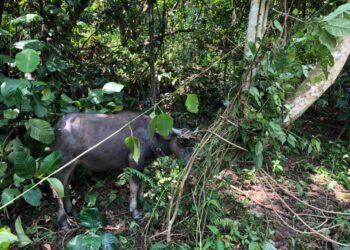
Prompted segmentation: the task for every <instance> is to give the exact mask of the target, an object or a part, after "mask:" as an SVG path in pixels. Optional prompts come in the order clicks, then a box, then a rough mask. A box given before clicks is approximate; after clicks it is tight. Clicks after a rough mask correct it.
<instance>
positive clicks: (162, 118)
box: [157, 113, 174, 137]
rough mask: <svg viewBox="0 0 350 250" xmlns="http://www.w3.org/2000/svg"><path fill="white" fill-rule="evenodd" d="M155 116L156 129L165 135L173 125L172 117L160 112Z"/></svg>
mask: <svg viewBox="0 0 350 250" xmlns="http://www.w3.org/2000/svg"><path fill="white" fill-rule="evenodd" d="M157 117H158V118H157V129H158V131H159V133H160V134H161V135H162V136H163V137H167V136H168V135H169V134H170V132H171V130H172V128H173V125H174V121H173V118H172V117H171V116H170V115H168V114H165V113H163V114H160V115H158V116H157Z"/></svg>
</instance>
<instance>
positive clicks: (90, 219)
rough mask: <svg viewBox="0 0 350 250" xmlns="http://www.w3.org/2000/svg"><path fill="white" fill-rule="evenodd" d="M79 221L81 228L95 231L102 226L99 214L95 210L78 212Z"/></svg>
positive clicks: (85, 209) (89, 209)
mask: <svg viewBox="0 0 350 250" xmlns="http://www.w3.org/2000/svg"><path fill="white" fill-rule="evenodd" d="M80 221H81V225H82V226H83V227H86V228H89V229H92V230H97V229H98V228H99V227H100V226H101V225H102V220H101V214H100V212H99V211H98V210H97V208H84V209H82V210H81V211H80Z"/></svg>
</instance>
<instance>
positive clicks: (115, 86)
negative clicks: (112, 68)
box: [102, 82, 124, 94]
mask: <svg viewBox="0 0 350 250" xmlns="http://www.w3.org/2000/svg"><path fill="white" fill-rule="evenodd" d="M123 88H124V85H123V84H121V83H116V82H108V83H106V84H105V85H103V88H102V91H103V92H104V93H106V94H112V93H119V92H120V91H122V89H123Z"/></svg>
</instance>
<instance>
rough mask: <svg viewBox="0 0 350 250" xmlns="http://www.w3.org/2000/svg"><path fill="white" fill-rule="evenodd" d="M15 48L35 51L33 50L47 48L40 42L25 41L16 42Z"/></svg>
mask: <svg viewBox="0 0 350 250" xmlns="http://www.w3.org/2000/svg"><path fill="white" fill-rule="evenodd" d="M14 45H15V47H16V48H17V49H20V50H24V49H33V50H42V49H43V48H45V47H46V45H45V43H44V42H42V41H39V40H23V41H19V42H16V43H15V44H14Z"/></svg>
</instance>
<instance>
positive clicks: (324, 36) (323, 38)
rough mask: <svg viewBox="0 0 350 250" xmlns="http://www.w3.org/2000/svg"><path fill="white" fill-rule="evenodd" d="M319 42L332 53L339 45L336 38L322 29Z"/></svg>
mask: <svg viewBox="0 0 350 250" xmlns="http://www.w3.org/2000/svg"><path fill="white" fill-rule="evenodd" d="M320 30H321V31H320V33H319V40H320V42H321V43H322V44H323V45H324V46H326V47H327V48H328V49H329V50H330V51H332V50H333V49H334V48H335V46H336V45H337V40H336V38H335V37H334V36H332V35H331V34H329V33H328V32H327V31H326V30H324V29H320Z"/></svg>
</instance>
